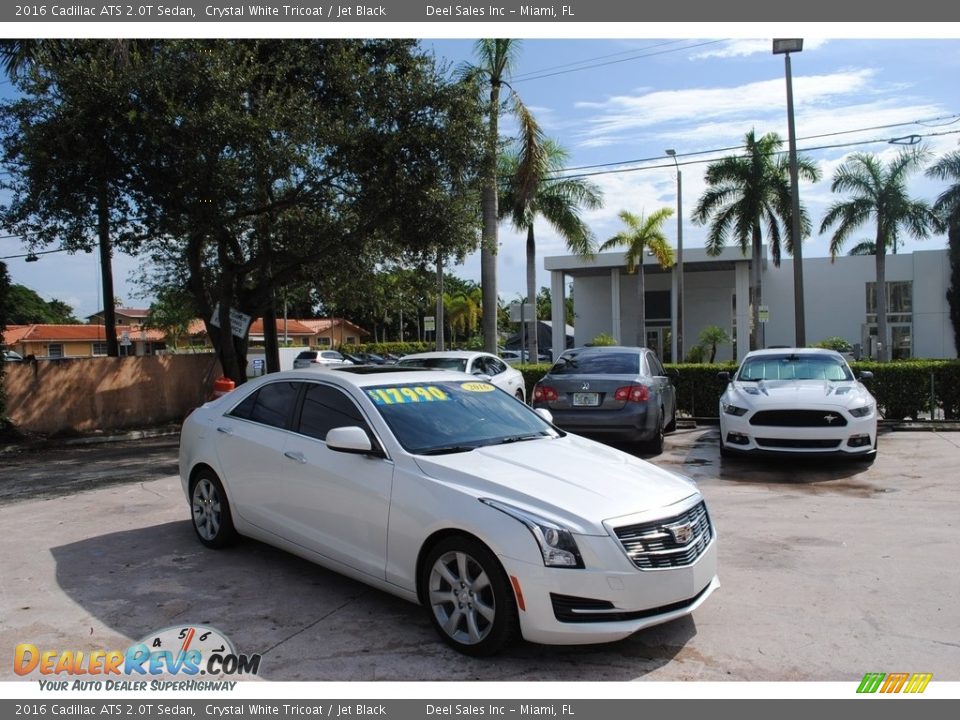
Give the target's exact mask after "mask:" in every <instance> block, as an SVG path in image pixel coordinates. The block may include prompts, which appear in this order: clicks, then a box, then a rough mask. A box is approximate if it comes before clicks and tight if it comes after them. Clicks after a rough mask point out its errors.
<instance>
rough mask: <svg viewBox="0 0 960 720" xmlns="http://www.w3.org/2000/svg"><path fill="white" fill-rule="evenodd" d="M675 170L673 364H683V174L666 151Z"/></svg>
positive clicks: (675, 153)
mask: <svg viewBox="0 0 960 720" xmlns="http://www.w3.org/2000/svg"><path fill="white" fill-rule="evenodd" d="M666 153H667V155H669V156H670V157H672V158H673V164H674V166H675V167H676V168H677V356H676V357H675V358H673V361H674V362H675V363H682V362H683V174H682V173H681V172H680V163H678V162H677V151H676V150H667V151H666Z"/></svg>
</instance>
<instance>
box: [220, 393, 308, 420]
mask: <svg viewBox="0 0 960 720" xmlns="http://www.w3.org/2000/svg"><path fill="white" fill-rule="evenodd" d="M299 389H300V385H299V383H291V382H277V383H270V384H269V385H264V386H263V387H261V388H260V389H259V390H258V391H257V392H255V393H254V394H253V395H251V396H250V397H248V398H247V399H246V400H244V401H243V402H242V403H240V404H239V405H237V406H236V407H235V408H234V409H233V410H232V411H231V413H230V414H231V415H233V416H235V417H240V418H244V419H245V420H250V421H252V422H257V423H261V424H263V425H269V426H270V427H277V428H286V427H287V420H288V419H289V417H290V412H291V411H292V410H293V405H294V403H295V402H296V401H297V392H298V391H299Z"/></svg>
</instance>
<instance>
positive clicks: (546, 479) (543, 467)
mask: <svg viewBox="0 0 960 720" xmlns="http://www.w3.org/2000/svg"><path fill="white" fill-rule="evenodd" d="M416 462H417V464H418V465H419V466H420V469H421V470H422V471H423V472H424V473H426V474H427V475H430V476H431V477H434V478H437V479H441V478H442V479H443V480H444V481H446V482H449V483H450V484H452V485H458V486H460V488H461V489H462V490H463V491H464V492H468V493H470V494H472V495H475V496H476V497H489V498H493V499H497V500H501V501H503V502H505V503H508V504H510V505H514V506H516V507H520V508H526V509H529V510H531V511H532V512H536V514H538V515H540V516H542V517H545V518H547V519H551V520H554V521H556V522H559V523H561V524H562V525H564V526H566V527H568V528H570V529H571V530H573V531H574V532H578V533H581V534H585V535H607V534H608V533H607V531H606V530H605V529H604V527H603V524H602V521H604V520H608V519H611V518H616V517H620V516H623V515H629V514H632V513H637V512H641V511H648V510H656V509H659V508H664V509H665V510H664V514H665V515H666V514H669V513H670V510H669V509H666V508H668V506H670V505H673V504H674V503H677V502H679V501H681V500H683V499H684V498H687V497H690V496H691V495H694V494H696V493H697V488H696V485H694V484H693V482H692V481H691V480H688V479H686V478H684V477H681V476H679V475H675V474H674V473H671V472H668V471H666V470H661V469H660V468H657V467H655V466H653V465H651V464H650V463H647V462H644V461H643V460H639V459H637V458H634V457H631V456H629V455H625V454H624V453H621V452H618V451H616V450H613V449H612V448H609V447H607V446H605V445H601V444H600V443H596V442H593V441H592V440H587V439H585V438H581V437H578V436H576V435H567V436H565V437H561V438H553V439H548V438H544V439H542V440H530V441H524V442H517V443H511V444H507V445H493V446H488V447H481V448H477V449H476V450H472V451H470V452H468V453H457V454H452V455H439V456H429V457H428V456H422V455H421V456H417V458H416ZM559 498H563V501H562V502H561V501H560V500H559Z"/></svg>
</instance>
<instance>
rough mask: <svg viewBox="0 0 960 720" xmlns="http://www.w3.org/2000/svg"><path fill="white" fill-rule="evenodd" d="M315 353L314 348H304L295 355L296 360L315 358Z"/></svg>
mask: <svg viewBox="0 0 960 720" xmlns="http://www.w3.org/2000/svg"><path fill="white" fill-rule="evenodd" d="M316 358H317V353H316V351H314V350H304V351H303V352H302V353H300V354H299V355H297V360H316Z"/></svg>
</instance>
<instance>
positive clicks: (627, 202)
mask: <svg viewBox="0 0 960 720" xmlns="http://www.w3.org/2000/svg"><path fill="white" fill-rule="evenodd" d="M635 25H636V27H637V28H639V27H646V26H640V25H637V24H635ZM444 27H446V28H449V27H450V26H438V29H439V31H440V32H443V28H444ZM585 27H586V26H585ZM709 27H710V26H703V25H698V26H690V28H689V30H691V31H698V32H699V33H700V34H690V35H689V36H686V35H684V30H686V29H688V28H687V27H686V26H683V25H678V26H671V27H668V28H664V27H662V26H652V28H653V30H655V31H656V30H666V31H665V32H662V34H661V33H657V34H658V37H653V35H652V34H651V36H650V37H643V38H602V39H601V38H599V37H598V38H594V39H586V38H583V37H581V38H573V37H571V38H560V37H554V38H550V39H547V38H538V37H532V35H534V34H536V33H535V31H532V30H531V26H529V25H523V26H522V29H523V31H524V32H525V33H528V35H526V36H521V35H515V36H514V37H517V38H519V39H520V40H521V49H520V53H519V56H518V59H517V64H516V67H515V68H514V69H513V72H512V74H511V76H510V85H511V87H512V88H513V90H514V91H515V92H516V93H517V94H518V95H519V96H520V98H521V99H522V101H523V102H524V104H526V105H527V106H528V107H529V108H530V109H531V110H532V111H533V113H534V115H535V116H536V118H537V119H538V121H539V122H540V124H541V126H542V128H543V130H544V132H545V133H546V135H547V136H548V137H550V138H552V139H554V140H556V141H557V142H558V143H559V144H560V145H562V146H563V147H564V148H565V149H566V150H567V152H568V153H569V163H568V167H569V168H571V173H573V174H577V175H583V176H586V177H587V178H588V179H589V180H590V181H592V182H593V183H595V184H596V185H597V186H598V187H599V188H600V189H601V190H602V192H603V196H604V206H603V208H602V209H599V210H592V211H589V212H586V213H584V217H585V219H586V220H587V222H588V224H589V226H590V228H591V230H592V232H593V234H594V236H595V238H596V240H597V241H598V242H603V241H604V240H607V239H609V238H610V237H612V236H613V235H615V234H616V233H617V232H619V231H620V230H621V229H622V228H623V225H622V222H621V221H620V220H619V218H618V213H619V212H620V211H621V210H629V211H631V212H634V213H638V214H639V213H645V214H649V213H651V212H653V211H655V210H657V209H659V208H661V207H665V206H666V207H671V208H673V209H674V210H676V204H677V192H676V190H677V177H676V167H675V165H674V163H673V160H672V159H671V158H669V157H667V156H666V154H665V152H664V151H665V150H666V149H667V148H672V149H675V150H676V153H677V158H678V161H679V163H680V169H681V171H682V175H683V182H682V187H683V198H682V200H683V208H684V216H685V217H684V227H683V242H684V248H692V247H702V246H703V244H704V237H705V234H706V228H704V227H698V226H696V225H694V224H693V222H692V221H691V220H690V212H691V210H692V209H693V207H694V205H695V204H696V202H697V200H698V199H699V197H700V196H701V194H702V193H703V191H704V189H705V187H706V185H705V182H704V179H703V176H704V172H705V170H706V167H707V164H708V163H709V161H711V160H715V159H717V158H719V157H722V156H724V155H728V154H732V153H735V152H737V151H738V148H739V147H740V146H741V145H742V143H743V138H744V135H745V134H746V133H747V132H748V131H750V130H754V131H755V132H756V134H757V135H758V136H759V135H762V134H764V133H767V132H776V133H778V134H780V135H781V136H782V137H783V138H784V150H786V138H787V114H786V83H785V73H784V70H785V68H784V59H783V56H780V55H777V56H774V55H772V54H771V37H769V36H767V37H764V36H763V33H762V31H763V30H764V28H763V26H760V27H759V28H757V27H751V26H747V27H737V26H730V25H724V26H720V27H719V29H720V30H723V31H724V32H729V33H730V34H731V35H736V34H741V33H742V32H744V31H747V32H750V31H758V32H757V37H730V36H723V37H720V36H713V37H711V36H709V35H704V34H702V33H703V32H705V30H707V29H709ZM431 29H432V28H431ZM597 30H598V28H595V27H593V26H591V28H590V32H591V34H596V33H597ZM788 30H793V31H794V32H792V33H791V32H788V33H787V34H782V33H781V34H780V36H783V37H799V36H801V35H805V38H804V39H805V43H804V49H803V51H802V52H800V53H795V54H793V55H792V56H791V58H792V60H791V61H792V74H793V89H794V105H795V112H796V132H797V138H798V142H797V145H798V148H799V150H800V152H801V153H803V154H804V155H806V156H808V157H809V158H810V159H812V160H814V161H816V162H817V163H818V165H819V167H820V170H821V175H822V178H823V179H822V180H821V181H820V182H818V183H816V184H808V183H802V184H801V190H800V193H801V201H802V202H803V203H804V204H805V205H806V207H807V209H808V211H809V213H810V215H811V217H812V218H813V219H814V223H815V225H816V226H817V228H819V224H820V220H821V218H822V217H823V214H824V212H825V210H826V208H827V207H828V206H829V205H830V203H832V202H834V201H836V200H837V199H838V196H835V195H833V194H832V193H831V191H830V180H831V179H832V177H833V175H834V172H835V171H836V169H837V168H838V167H839V166H840V165H841V164H842V163H843V162H844V160H845V159H846V158H847V157H849V155H850V154H851V153H854V152H872V153H877V154H878V155H879V156H880V157H881V158H882V159H883V160H885V161H887V160H889V159H890V158H892V157H894V156H895V155H896V153H897V152H899V151H900V150H901V149H902V148H903V147H904V146H903V145H901V144H897V143H891V142H890V141H891V140H896V141H897V142H898V143H904V142H907V140H906V139H907V138H910V137H911V136H920V137H921V138H922V140H921V142H922V143H923V144H925V145H926V146H927V147H929V149H930V150H931V152H932V153H933V156H934V157H939V156H941V155H943V154H944V153H946V152H950V151H953V150H957V149H958V147H960V145H958V140H960V98H958V94H957V89H958V81H957V78H958V77H960V40H958V39H937V38H933V37H924V34H929V33H930V32H932V31H933V30H935V28H934V29H931V28H921V29H920V30H919V31H918V30H917V29H916V28H913V29H910V32H911V34H913V35H914V37H913V38H912V39H906V38H904V39H889V38H877V37H856V35H857V34H858V33H857V28H849V27H847V26H844V27H843V32H844V36H845V38H846V39H841V37H831V36H830V35H829V30H830V26H829V25H827V24H822V23H819V24H808V25H806V26H803V27H800V28H789V29H788ZM465 31H470V32H474V33H475V34H473V35H470V36H463V33H464V32H465ZM623 31H624V29H623V28H621V29H619V30H618V31H617V33H616V34H622V32H623ZM801 31H806V32H801ZM113 32H114V33H115V32H116V30H115V29H114V31H113ZM364 32H366V33H368V34H369V32H370V28H369V26H364ZM566 32H567V33H569V32H570V30H569V29H566ZM862 32H863V29H862V28H860V33H861V34H862ZM884 32H887V33H888V32H889V31H888V30H886V29H885V30H884ZM385 34H388V33H385ZM390 34H393V35H396V34H397V33H396V29H394V30H393V31H392V32H391V33H390ZM453 34H454V33H451V34H450V35H449V36H438V37H437V38H432V39H421V42H422V44H423V46H424V47H425V48H426V49H428V50H430V51H432V52H433V53H435V55H436V56H437V58H438V59H441V60H445V61H448V62H449V63H450V64H451V65H452V66H457V65H460V64H462V63H464V62H470V61H471V60H473V59H474V54H473V44H474V40H473V39H472V38H474V37H479V36H482V28H480V32H477V28H476V26H463V27H459V28H457V32H456V34H458V35H460V36H461V37H459V38H457V39H454V38H452V37H451V36H452V35H453ZM487 34H488V35H489V33H487ZM771 34H772V33H771ZM441 37H447V38H449V39H441ZM10 92H11V88H10V86H9V84H3V85H0V96H4V95H7V96H8V95H9V93H10ZM501 129H502V131H503V133H504V134H510V133H511V132H512V131H514V130H515V125H514V124H513V122H512V121H511V120H510V118H509V117H507V118H505V119H504V121H503V123H502V125H501ZM943 188H944V186H943V185H942V184H941V183H939V182H935V181H931V180H928V179H926V178H924V177H923V176H922V175H919V176H916V177H915V178H914V179H913V180H912V181H911V184H910V189H911V192H912V193H913V194H914V195H915V196H916V197H917V198H921V199H926V200H928V201H930V202H932V201H933V200H935V198H936V196H937V195H938V194H939V193H940V192H941V191H942V190H943ZM665 231H666V233H667V237H668V239H669V240H670V241H671V243H675V241H676V219H675V217H674V218H671V219H670V220H668V222H667V223H666V226H665ZM872 233H873V228H872V227H871V226H865V227H864V228H863V231H862V238H861V237H860V236H857V237H856V238H855V240H854V241H852V242H851V243H850V244H849V245H848V246H847V247H845V248H844V251H846V250H847V249H849V247H850V246H852V245H853V244H855V242H856V241H859V240H860V239H864V240H868V239H871V237H872ZM536 238H537V258H538V259H537V267H538V276H537V284H538V287H539V286H548V285H549V275H548V273H547V272H546V271H545V270H544V269H543V258H544V257H546V256H552V255H563V254H567V251H566V247H565V244H564V242H563V240H562V239H560V238H559V237H558V235H557V234H556V233H555V232H554V231H553V229H552V228H551V227H550V226H549V225H547V224H546V223H545V222H543V221H540V222H538V224H537V225H536ZM499 240H500V251H499V256H498V289H499V294H500V296H501V298H502V299H504V300H506V301H511V300H515V299H518V298H519V297H520V296H521V295H522V294H523V293H524V291H525V280H524V265H525V255H524V246H525V235H521V234H520V233H517V232H515V231H514V230H513V229H512V228H511V227H510V226H509V224H508V223H504V224H502V225H501V227H500V233H499ZM943 247H946V238H945V236H943V235H939V236H934V237H932V238H929V239H926V240H923V241H910V240H908V241H906V242H904V243H903V245H902V247H901V249H900V252H909V251H912V250H927V249H939V248H943ZM23 252H25V250H24V245H23V244H22V243H21V242H20V241H19V240H18V239H17V238H3V239H0V258H2V257H5V256H10V255H18V254H21V253H23ZM826 255H829V235H826V236H820V235H819V233H814V236H813V237H811V238H810V239H808V240H807V241H806V242H805V243H804V257H819V256H826ZM6 262H7V266H8V270H9V272H10V275H11V278H12V281H13V282H14V283H20V284H24V285H27V286H28V287H31V288H33V289H34V290H36V291H37V292H38V293H39V294H40V295H41V296H42V297H44V298H45V299H47V300H49V299H52V298H57V299H60V300H63V301H65V302H67V303H68V304H70V305H71V306H73V307H74V309H75V311H76V314H77V316H78V317H81V318H82V317H85V316H87V315H90V314H93V313H94V312H96V311H97V310H99V309H100V307H101V306H102V298H101V295H100V290H99V286H100V283H99V270H98V262H97V255H96V254H95V253H94V254H77V255H67V254H66V253H59V254H50V255H44V256H42V258H41V260H40V261H39V262H35V263H26V262H24V261H23V258H12V259H8V260H6ZM479 266H480V263H479V257H478V254H475V255H471V256H470V257H468V258H467V260H466V262H465V263H464V264H463V265H461V266H457V267H453V268H450V271H451V272H453V273H455V274H456V275H458V276H460V277H463V278H466V279H472V280H476V281H479V279H480V270H479ZM114 270H115V271H114V275H115V284H116V293H115V294H116V295H117V296H118V297H120V298H121V299H122V300H123V303H124V305H126V306H128V307H131V306H132V307H147V306H149V304H150V299H149V298H143V297H140V296H139V295H138V293H140V292H141V291H140V289H139V288H138V286H137V285H136V282H135V281H136V279H137V277H138V276H139V275H140V274H141V273H142V272H143V267H142V265H141V262H140V261H139V260H138V259H136V258H130V257H127V256H124V255H118V256H117V257H116V258H115V261H114Z"/></svg>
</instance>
